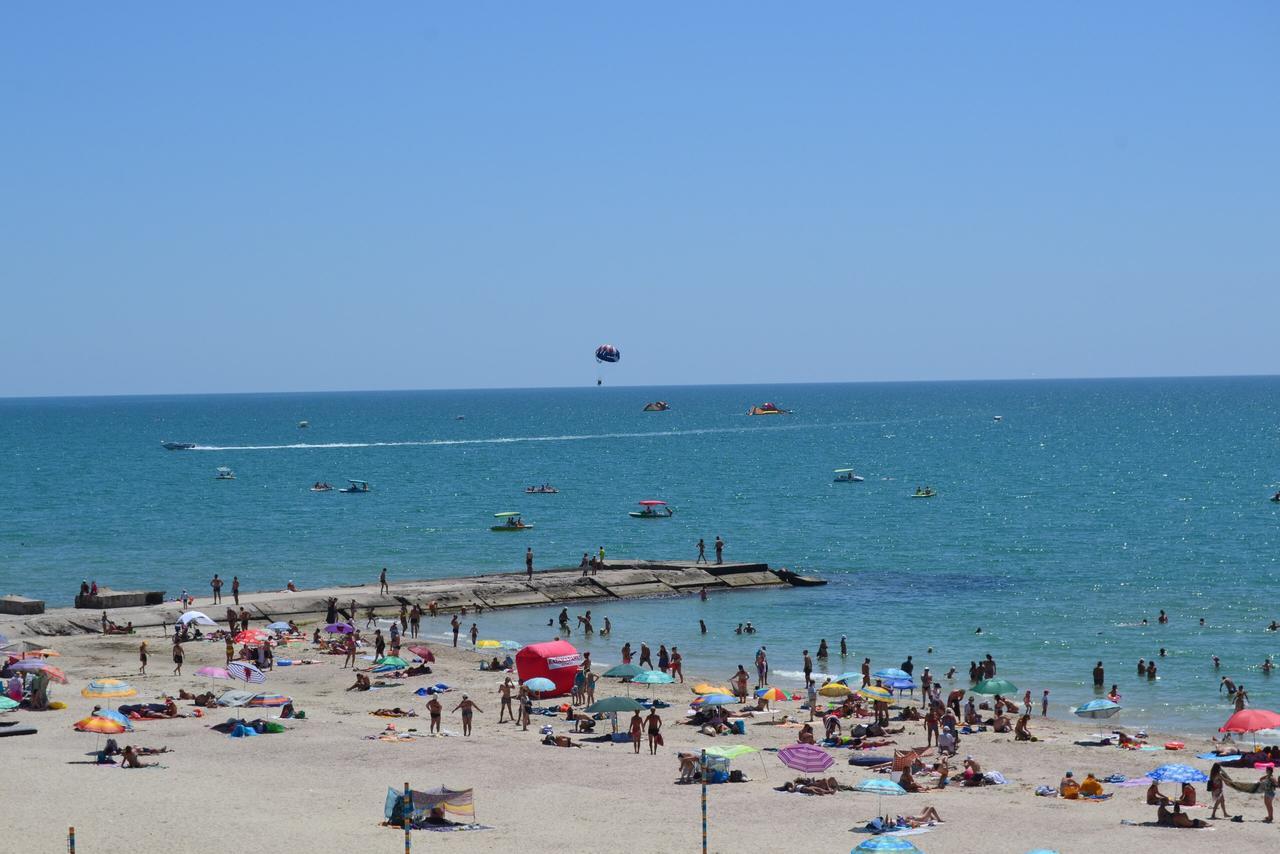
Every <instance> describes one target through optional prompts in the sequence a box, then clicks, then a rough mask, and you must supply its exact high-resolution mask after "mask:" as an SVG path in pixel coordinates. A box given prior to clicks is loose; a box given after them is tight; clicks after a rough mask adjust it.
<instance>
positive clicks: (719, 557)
mask: <svg viewBox="0 0 1280 854" xmlns="http://www.w3.org/2000/svg"><path fill="white" fill-rule="evenodd" d="M716 563H724V540H722V539H720V535H719V534H716Z"/></svg>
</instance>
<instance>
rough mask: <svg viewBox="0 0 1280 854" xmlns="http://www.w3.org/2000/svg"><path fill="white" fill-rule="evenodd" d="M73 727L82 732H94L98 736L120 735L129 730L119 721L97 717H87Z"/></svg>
mask: <svg viewBox="0 0 1280 854" xmlns="http://www.w3.org/2000/svg"><path fill="white" fill-rule="evenodd" d="M73 726H74V728H75V729H76V730H78V731H80V732H93V733H97V734H98V735H119V734H120V733H122V732H124V731H125V730H126V729H128V727H126V726H125V725H124V724H122V723H120V722H119V721H114V720H112V719H111V718H102V717H97V716H96V715H95V716H92V717H87V718H85V719H84V720H82V721H76V722H75V724H74V725H73Z"/></svg>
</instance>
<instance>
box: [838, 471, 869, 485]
mask: <svg viewBox="0 0 1280 854" xmlns="http://www.w3.org/2000/svg"><path fill="white" fill-rule="evenodd" d="M864 480H866V478H864V477H863V476H862V475H860V474H854V471H853V469H836V477H835V481H836V483H862V481H864Z"/></svg>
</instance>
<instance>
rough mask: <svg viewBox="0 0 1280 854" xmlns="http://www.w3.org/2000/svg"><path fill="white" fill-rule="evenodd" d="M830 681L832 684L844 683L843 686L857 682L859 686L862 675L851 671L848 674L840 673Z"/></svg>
mask: <svg viewBox="0 0 1280 854" xmlns="http://www.w3.org/2000/svg"><path fill="white" fill-rule="evenodd" d="M831 681H833V682H843V683H844V684H846V685H848V684H849V682H850V681H854V682H857V683H858V684H859V685H861V684H862V674H861V673H854V672H853V671H849V672H848V673H841V674H840V675H839V676H837V677H836V678H835V679H833V680H831Z"/></svg>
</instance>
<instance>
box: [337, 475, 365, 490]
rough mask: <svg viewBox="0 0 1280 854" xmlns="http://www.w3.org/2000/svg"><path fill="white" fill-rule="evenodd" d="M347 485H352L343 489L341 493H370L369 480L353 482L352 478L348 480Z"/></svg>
mask: <svg viewBox="0 0 1280 854" xmlns="http://www.w3.org/2000/svg"><path fill="white" fill-rule="evenodd" d="M347 483H349V484H351V485H350V486H347V487H343V488H342V489H339V490H338V491H339V492H368V491H369V482H368V481H367V480H352V479H351V478H347Z"/></svg>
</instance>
